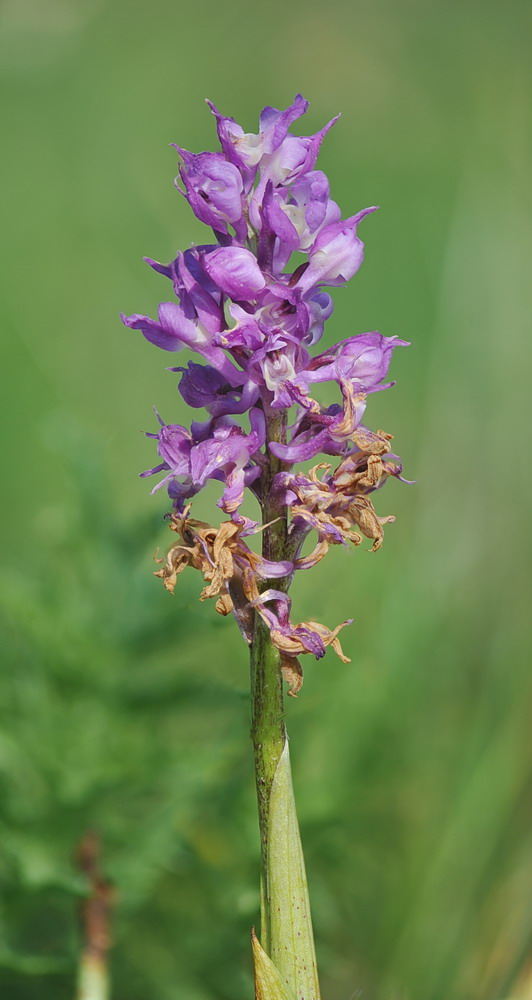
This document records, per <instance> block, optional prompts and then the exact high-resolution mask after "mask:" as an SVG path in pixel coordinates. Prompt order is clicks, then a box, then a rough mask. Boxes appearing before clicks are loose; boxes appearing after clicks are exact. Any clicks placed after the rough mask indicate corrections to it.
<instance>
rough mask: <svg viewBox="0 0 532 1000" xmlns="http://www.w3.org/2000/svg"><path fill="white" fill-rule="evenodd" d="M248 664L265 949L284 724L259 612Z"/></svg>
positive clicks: (271, 471) (277, 668)
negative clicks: (271, 829)
mask: <svg viewBox="0 0 532 1000" xmlns="http://www.w3.org/2000/svg"><path fill="white" fill-rule="evenodd" d="M286 423H287V420H286V414H285V413H280V412H279V411H277V412H275V411H273V412H270V414H267V415H266V441H267V442H268V441H281V442H284V441H286ZM266 454H267V457H268V462H267V465H266V466H265V467H264V469H263V472H262V477H261V491H262V496H263V497H265V498H267V499H266V501H265V502H264V503H263V504H262V523H263V524H264V525H268V527H266V528H265V529H264V531H263V533H262V554H263V556H264V557H265V558H266V559H272V560H282V559H284V553H285V550H286V547H287V540H288V519H287V509H286V507H282V506H278V505H276V504H275V503H274V502H272V501H271V499H269V494H270V487H271V484H272V480H273V478H274V476H275V475H276V474H277V472H280V471H281V468H282V463H281V462H280V461H279V459H277V458H275V456H274V455H272V454H271V453H270V452H268V448H267V445H266ZM272 522H273V523H272ZM288 582H289V581H287V580H286V581H283V580H277V581H275V583H274V586H276V587H277V588H278V589H284V588H285V587H287V586H288ZM269 586H270V582H269V581H265V583H264V585H263V587H262V589H263V590H266V589H267V588H268V587H269ZM250 666H251V738H252V741H253V751H254V757H255V781H256V785H257V803H258V811H259V832H260V845H261V877H260V885H261V924H262V927H261V935H262V945H263V948H264V950H265V951H266V952H267V953H269V951H270V942H271V919H270V916H271V915H270V912H269V905H268V890H267V870H268V867H267V866H268V820H269V803H270V795H271V789H272V784H273V779H274V776H275V772H276V770H277V765H278V763H279V760H280V757H281V754H282V752H283V748H284V745H285V741H286V726H285V721H284V698H283V679H282V674H281V657H280V654H279V650H278V649H276V647H275V646H274V645H273V643H272V641H271V639H270V633H269V629H268V628H267V626H266V625H265V623H264V622H263V621H262V619H261V617H260V615H258V614H257V613H255V623H254V629H253V642H252V644H251V664H250Z"/></svg>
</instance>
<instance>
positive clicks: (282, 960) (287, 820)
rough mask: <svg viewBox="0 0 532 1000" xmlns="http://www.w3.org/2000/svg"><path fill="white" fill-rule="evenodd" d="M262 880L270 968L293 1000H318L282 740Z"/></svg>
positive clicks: (302, 869) (301, 863)
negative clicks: (267, 912)
mask: <svg viewBox="0 0 532 1000" xmlns="http://www.w3.org/2000/svg"><path fill="white" fill-rule="evenodd" d="M267 878H268V884H267V890H268V898H269V910H270V942H269V943H270V955H271V958H272V961H273V964H274V966H275V967H276V968H277V970H278V971H279V974H280V977H281V981H282V982H284V983H288V984H289V987H290V989H291V990H292V992H293V993H294V995H295V996H297V1000H320V987H319V982H318V970H317V968H316V955H315V951H314V938H313V935H312V921H311V916H310V904H309V898H308V889H307V877H306V874H305V862H304V859H303V850H302V847H301V838H300V835H299V826H298V822H297V815H296V807H295V802H294V792H293V789H292V776H291V772H290V756H289V752H288V741H287V742H286V743H285V746H284V750H283V752H282V754H281V757H280V760H279V764H278V765H277V770H276V772H275V777H274V780H273V785H272V790H271V796H270V817H269V828H268V866H267Z"/></svg>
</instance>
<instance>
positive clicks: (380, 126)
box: [0, 0, 532, 1000]
mask: <svg viewBox="0 0 532 1000" xmlns="http://www.w3.org/2000/svg"><path fill="white" fill-rule="evenodd" d="M530 21H531V8H530V6H529V4H527V3H525V2H524V0H522V2H515V0H508V2H507V3H505V4H502V3H495V2H490V0H487V2H486V0H483V2H480V0H469V2H467V3H464V2H458V0H448V2H445V3H444V2H439V3H437V2H434V3H433V2H430V0H429V2H427V0H425V2H423V0H400V2H399V3H394V2H393V0H374V2H373V3H368V2H365V0H355V2H352V3H351V2H348V0H345V2H338V0H332V2H330V3H328V4H327V5H325V6H324V5H322V4H321V3H318V2H317V0H308V2H306V3H305V4H303V3H301V2H295V3H293V4H291V5H288V4H286V3H285V2H280V0H272V2H270V3H269V4H268V5H262V6H257V7H256V8H255V7H253V6H252V5H250V4H249V3H248V2H244V0H236V2H234V3H229V4H227V3H225V4H221V3H217V2H215V0H204V2H203V4H201V5H193V4H192V5H186V4H184V3H179V0H178V2H177V3H170V2H169V0H152V2H151V3H149V4H143V3H140V2H136V0H131V2H126V0H4V2H3V5H2V8H1V13H0V28H1V30H0V62H1V70H0V79H1V90H2V101H3V105H4V107H3V116H2V117H3V123H4V126H3V132H4V143H3V146H4V148H3V153H2V168H3V171H4V179H3V183H2V185H1V187H0V199H1V201H2V218H3V220H4V221H3V227H2V230H3V231H2V236H1V239H2V241H3V242H4V244H5V247H4V249H5V259H4V264H3V268H2V278H3V282H2V284H3V289H2V292H1V310H2V326H3V331H4V336H3V338H2V348H1V349H2V352H3V355H4V360H3V369H4V371H5V373H6V379H5V386H4V390H3V394H2V398H1V405H2V409H3V428H4V430H3V435H2V437H3V444H4V451H5V457H4V460H3V466H4V485H3V500H2V517H1V519H0V532H1V546H2V555H3V563H4V569H3V571H2V575H1V577H0V608H1V611H0V613H1V619H2V632H3V641H2V647H3V657H2V658H3V664H4V665H3V669H2V674H1V680H0V706H1V708H0V711H1V713H2V723H3V724H2V730H1V733H0V783H1V786H2V806H1V810H2V812H1V819H0V834H1V836H0V881H1V882H2V884H3V893H2V904H1V910H0V966H1V968H0V992H1V993H2V996H5V997H6V998H9V1000H33V998H37V997H38V998H39V1000H41V998H42V1000H48V998H50V1000H51V998H52V997H53V998H54V1000H63V998H65V1000H66V998H70V997H72V996H73V989H74V987H73V983H74V977H75V963H76V956H77V952H78V948H79V936H78V929H77V923H76V914H77V907H78V904H79V899H80V896H81V895H82V894H83V891H84V883H83V880H82V879H81V877H80V876H79V875H78V874H76V872H75V870H74V868H73V866H72V863H71V858H72V854H73V851H74V849H75V846H76V844H77V843H78V841H79V840H80V837H81V836H82V834H83V832H84V831H85V830H86V829H87V828H88V827H96V828H97V829H98V830H99V831H100V833H101V836H102V838H103V843H104V851H105V868H106V871H107V873H108V875H109V876H110V877H111V878H112V879H113V880H114V882H115V883H116V885H117V890H118V903H117V907H116V913H115V921H114V939H115V946H114V949H113V952H112V975H113V983H114V989H113V1000H148V998H149V1000H178V998H179V1000H180V998H186V1000H215V998H217V1000H236V998H240V997H242V998H244V997H250V996H251V975H250V952H249V946H248V933H249V928H250V925H251V924H252V923H253V922H254V921H256V920H257V891H256V882H257V870H258V843H257V832H256V819H255V812H254V792H253V784H252V769H251V755H250V746H249V738H248V730H249V722H248V705H247V701H246V697H247V663H246V652H245V649H244V648H243V647H242V646H241V644H240V641H239V639H238V636H237V634H236V630H235V629H234V627H233V626H232V624H231V622H226V621H223V620H221V619H219V618H217V616H216V615H215V614H214V613H213V609H212V608H211V607H210V606H209V607H207V606H205V605H200V604H198V603H197V594H198V590H199V580H198V579H196V578H195V575H194V574H192V573H191V574H190V575H188V574H185V577H183V578H182V581H181V582H180V586H179V588H178V591H177V592H176V596H175V598H174V599H172V598H170V596H169V595H167V594H165V593H164V592H163V591H162V589H161V587H160V584H159V582H158V581H156V580H154V579H153V577H152V576H151V570H152V568H153V564H152V561H151V557H152V553H153V550H154V549H155V548H156V547H157V546H161V547H164V546H166V545H167V543H168V540H169V537H167V535H168V532H167V530H166V528H165V525H164V522H163V520H162V515H163V514H164V512H165V509H166V507H165V501H164V498H163V497H162V495H161V494H159V495H158V496H157V497H155V498H151V497H150V496H149V494H148V488H147V484H146V482H144V481H142V480H138V479H137V478H136V473H137V471H139V470H141V469H143V468H146V467H149V466H150V465H152V464H153V456H152V449H151V445H150V443H149V441H147V440H146V439H145V438H143V437H142V435H141V433H140V432H141V431H142V430H149V429H153V424H154V417H153V415H152V412H151V409H150V407H151V405H152V403H156V404H157V405H158V407H159V408H160V410H161V411H162V413H163V415H164V416H165V418H166V419H168V420H174V421H178V420H181V419H184V416H185V415H184V410H183V408H182V405H181V402H180V398H178V396H177V394H176V391H175V377H174V376H172V375H171V374H168V373H165V372H164V370H163V368H164V364H165V358H164V357H162V355H161V354H160V353H158V352H157V351H156V350H155V349H151V348H150V347H149V346H148V345H146V344H145V343H144V342H143V341H142V340H141V338H140V336H138V335H135V334H134V333H132V332H130V331H127V330H126V329H125V328H123V327H121V325H120V323H119V320H118V313H119V311H120V309H124V310H125V311H126V312H132V311H139V312H143V311H145V312H153V310H154V309H155V306H156V304H157V302H158V301H159V299H160V297H161V296H163V295H164V294H165V286H164V282H163V280H162V279H160V278H158V276H157V275H154V274H153V273H152V272H150V271H149V269H148V268H147V267H146V266H145V265H143V264H142V262H141V257H142V255H143V254H150V255H152V256H154V257H156V258H158V259H159V260H164V261H165V260H168V259H170V258H171V257H172V256H173V255H174V254H175V252H176V251H177V249H179V248H182V247H184V246H186V245H188V244H189V243H190V242H191V241H195V240H196V241H198V240H201V239H202V238H203V236H202V231H201V227H200V224H199V223H197V222H196V221H195V220H194V219H193V218H192V217H191V215H190V214H189V212H188V210H187V206H186V205H185V203H184V201H183V200H182V199H180V197H179V196H178V194H177V193H176V192H175V191H174V189H173V187H172V177H173V175H174V173H175V170H176V166H175V156H174V151H173V150H170V149H169V148H168V146H167V143H169V142H171V141H178V142H179V143H181V144H182V145H184V146H187V147H188V148H190V149H193V150H201V149H205V148H207V149H208V148H209V147H211V148H212V143H213V141H214V127H213V122H212V120H211V117H210V114H209V112H208V110H207V109H206V108H205V106H204V105H203V104H202V99H203V98H204V97H210V98H212V99H213V100H215V101H216V103H217V104H218V105H219V107H220V108H221V109H223V110H224V111H225V112H226V113H228V114H233V115H234V116H235V117H236V118H237V120H238V121H241V122H242V123H244V124H245V125H246V126H247V127H248V128H249V129H250V130H252V129H254V127H255V122H256V117H257V112H258V110H259V109H260V108H261V107H262V106H263V105H264V104H266V103H271V104H274V105H276V106H278V107H284V106H286V104H288V103H289V101H290V100H291V99H292V97H293V95H294V93H296V91H298V90H301V91H303V93H304V94H305V96H307V97H308V98H309V99H310V100H311V101H312V105H311V110H310V113H309V115H307V121H305V131H307V125H308V130H310V131H314V130H316V129H317V128H319V127H320V126H321V125H322V124H323V122H324V121H325V120H327V119H328V118H330V117H331V116H332V115H333V114H335V113H336V112H337V111H340V110H341V111H342V113H343V117H342V119H341V120H340V122H339V124H338V125H337V126H336V128H335V129H334V130H333V132H332V133H331V135H330V136H329V138H328V139H327V143H326V145H325V147H324V150H323V154H322V159H321V166H322V167H323V169H325V170H326V171H327V172H328V173H329V175H330V178H331V183H332V188H333V194H334V196H335V197H336V199H337V200H338V201H339V202H340V204H341V205H342V206H343V208H344V210H345V213H352V212H355V211H357V210H358V209H360V208H362V207H364V206H366V205H369V204H374V203H375V202H377V203H378V204H380V205H381V206H382V209H381V211H380V212H379V213H377V215H376V216H374V217H372V218H371V219H370V220H368V221H367V223H365V228H364V238H365V239H366V247H367V251H366V262H365V264H364V267H363V269H362V271H361V272H360V274H359V275H358V276H357V278H356V279H355V280H354V281H353V282H352V283H351V286H350V287H349V288H348V289H344V290H339V291H338V292H337V294H336V303H337V305H336V312H335V316H334V318H333V320H332V321H331V322H330V324H329V332H328V337H329V340H330V342H332V341H333V340H338V339H340V338H341V337H344V336H347V335H349V334H351V333H355V332H363V331H366V330H371V329H375V328H378V329H379V330H380V331H381V332H383V333H385V334H387V335H392V334H397V335H399V336H401V337H405V338H407V339H411V340H412V342H413V346H412V347H411V348H410V349H409V350H408V351H402V352H398V356H397V357H396V358H395V359H394V375H395V376H396V377H397V379H398V385H397V387H396V388H395V389H394V390H392V391H390V392H389V393H384V394H382V396H379V395H378V396H375V397H374V398H373V399H372V400H371V408H370V419H371V421H372V424H373V426H375V427H377V426H382V427H384V428H385V429H386V430H389V431H393V432H394V434H395V435H396V446H397V450H398V451H399V452H400V453H401V455H402V456H403V458H404V460H405V466H406V471H407V474H408V475H409V476H410V477H411V478H415V479H416V480H417V484H416V485H415V486H411V487H407V486H402V485H401V484H399V483H395V482H393V483H391V484H390V485H389V486H387V488H386V491H385V492H384V493H383V494H382V496H381V497H380V498H379V501H378V502H379V509H380V513H382V514H387V513H391V512H392V511H393V512H394V513H396V514H397V523H396V524H395V525H393V526H392V527H390V528H389V530H388V532H387V538H386V544H385V548H384V549H383V550H382V551H381V552H380V553H378V554H377V555H376V556H372V555H368V554H367V553H365V552H364V551H360V550H359V551H355V552H352V553H349V554H346V553H344V552H337V551H334V552H332V553H331V554H330V555H329V557H328V559H327V560H326V561H325V562H323V563H322V564H320V566H319V567H318V568H317V569H316V570H315V571H313V572H312V574H308V575H303V576H302V578H301V579H300V580H298V581H297V586H296V591H295V599H296V604H297V609H298V614H299V616H300V619H304V618H308V617H315V616H316V617H319V618H321V619H322V620H324V621H325V622H326V623H328V624H329V625H333V624H335V623H336V622H338V621H340V620H342V619H343V618H346V617H348V616H350V615H353V617H354V618H355V623H354V625H353V627H352V628H351V630H349V634H347V632H346V633H344V635H345V639H344V636H343V637H342V641H343V643H344V649H345V650H346V651H347V653H348V654H350V655H351V656H352V660H353V662H352V664H351V665H347V666H344V665H342V664H340V663H339V661H337V660H335V658H334V656H333V654H329V655H328V656H327V658H326V660H325V661H323V662H320V663H315V662H314V661H311V662H309V663H308V664H307V667H306V680H305V687H304V689H303V692H302V694H301V696H300V697H299V699H298V700H297V701H296V702H293V703H290V704H289V706H288V708H289V726H290V732H291V735H292V755H293V761H294V766H295V780H296V792H297V795H298V800H299V803H300V810H301V820H302V830H303V839H304V843H305V846H306V850H307V856H308V868H309V876H310V883H311V894H312V899H313V907H314V919H315V928H316V935H317V946H318V957H319V962H320V966H321V971H322V980H323V994H324V997H325V998H326V1000H347V998H349V997H356V996H358V995H359V994H360V995H361V996H364V997H368V998H376V1000H506V998H509V997H510V996H511V997H512V998H519V1000H524V998H526V997H528V998H529V997H531V996H532V964H531V956H532V908H531V898H532V894H531V890H532V877H531V867H532V841H531V836H530V827H531V823H532V815H531V811H532V810H531V796H530V775H531V763H532V760H531V753H530V736H529V734H530V717H531V716H530V712H531V708H532V705H531V702H532V683H531V678H530V671H529V669H528V667H529V640H530V635H529V633H530V628H529V626H530V606H531V596H532V595H531V586H530V577H529V575H528V573H527V568H528V565H529V559H530V547H531V545H530V543H531V538H532V533H531V530H530V519H529V506H528V504H527V503H526V500H525V498H526V496H527V492H528V490H529V488H530V471H529V470H530V462H529V456H528V432H527V429H526V424H525V422H524V419H523V418H524V412H523V409H524V407H523V400H524V398H525V395H526V389H527V388H528V383H529V379H530V374H529V372H530V362H531V360H532V349H531V347H530V338H529V336H528V325H529V316H530V311H531V310H530V306H531V304H532V303H531V299H532V293H531V288H532V286H531V284H530V281H529V262H530V251H531V249H532V246H531V245H532V232H531V216H530V171H531V166H532V156H531V149H530V143H531V135H532V131H531V129H530V86H531V83H532V81H531V75H532V73H531V68H530V67H531V64H530V40H531V39H530V27H531V24H530ZM168 363H169V362H168ZM214 499H215V493H213V494H212V500H213V501H214ZM195 511H196V514H197V516H200V517H201V516H207V517H208V516H209V503H208V501H207V500H205V499H203V500H201V502H198V503H197V505H196V507H195Z"/></svg>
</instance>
